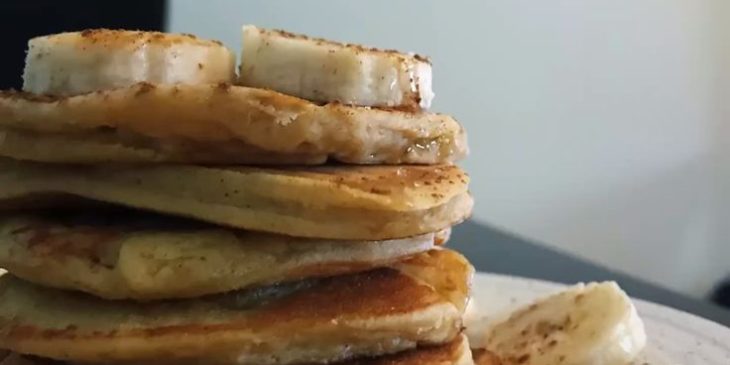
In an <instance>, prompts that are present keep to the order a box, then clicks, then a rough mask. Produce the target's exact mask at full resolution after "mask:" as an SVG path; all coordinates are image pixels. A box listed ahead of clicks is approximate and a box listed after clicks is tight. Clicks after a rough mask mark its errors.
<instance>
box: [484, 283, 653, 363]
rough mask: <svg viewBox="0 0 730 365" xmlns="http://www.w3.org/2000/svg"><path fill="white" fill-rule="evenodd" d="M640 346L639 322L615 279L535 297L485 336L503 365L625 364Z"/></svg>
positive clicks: (642, 336)
mask: <svg viewBox="0 0 730 365" xmlns="http://www.w3.org/2000/svg"><path fill="white" fill-rule="evenodd" d="M645 345H646V333H645V332H644V324H643V322H642V321H641V319H640V318H639V316H638V314H637V312H636V308H635V307H634V305H633V304H632V302H631V299H629V297H628V296H627V295H626V293H624V292H623V291H622V290H621V288H619V286H618V285H617V284H616V283H615V282H605V283H591V284H588V285H584V284H578V285H576V286H574V287H572V288H569V289H568V290H565V291H563V292H561V293H558V294H556V295H553V296H551V297H548V298H545V299H543V300H540V301H538V302H536V303H534V304H532V305H530V306H529V307H526V308H523V309H521V310H519V311H517V312H516V313H515V314H513V315H512V316H511V317H510V318H509V319H508V320H506V321H504V322H502V323H500V324H498V325H496V326H495V327H493V328H492V330H491V332H490V333H489V334H488V339H487V350H489V351H492V352H494V353H495V354H497V355H498V356H499V357H500V358H501V359H502V361H503V364H504V365H513V364H520V365H626V364H628V363H629V362H631V361H632V360H633V359H635V358H636V356H637V355H638V353H639V352H640V351H641V350H642V349H643V348H644V346H645Z"/></svg>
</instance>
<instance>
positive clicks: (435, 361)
mask: <svg viewBox="0 0 730 365" xmlns="http://www.w3.org/2000/svg"><path fill="white" fill-rule="evenodd" d="M5 356H6V357H5V359H4V360H2V361H0V365H63V364H68V365H72V364H74V363H69V362H58V361H53V360H49V359H43V358H38V357H32V356H23V355H20V354H17V353H12V354H9V355H5ZM0 359H2V356H0ZM153 363H154V364H166V362H165V361H164V359H160V360H158V361H154V362H153ZM472 364H474V361H472V358H471V351H470V349H469V342H468V340H467V338H466V336H464V335H460V336H458V337H457V338H455V339H454V340H453V341H451V342H449V343H447V344H444V345H436V346H423V347H419V348H417V349H414V350H408V351H404V352H400V353H397V354H392V355H384V356H380V357H368V358H359V359H353V360H346V361H341V362H337V363H333V365H472ZM478 364H479V365H487V364H491V363H478ZM95 365H105V364H95ZM107 365H108V364H107Z"/></svg>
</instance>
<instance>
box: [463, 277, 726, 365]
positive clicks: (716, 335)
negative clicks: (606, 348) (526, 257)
mask: <svg viewBox="0 0 730 365" xmlns="http://www.w3.org/2000/svg"><path fill="white" fill-rule="evenodd" d="M564 287H565V286H564V285H561V284H556V283H550V282H546V281H540V280H533V279H525V278H517V277H511V276H503V275H495V274H487V273H478V274H477V275H476V276H475V278H474V297H473V300H474V301H473V305H470V308H469V311H468V312H467V316H466V327H467V334H468V335H469V338H470V340H471V341H472V344H478V343H479V341H481V338H482V336H483V333H484V332H485V331H486V328H488V327H489V326H490V324H492V323H494V322H495V321H498V320H500V319H501V318H504V317H506V316H508V315H509V313H510V312H511V311H512V310H513V309H515V308H516V307H519V306H522V305H525V304H528V303H530V302H531V301H533V300H534V299H536V298H537V297H540V296H543V295H547V294H550V293H553V292H556V291H558V290H560V289H561V288H564ZM634 303H636V308H637V309H638V311H639V315H640V316H641V318H642V319H643V320H644V324H645V325H646V332H647V336H648V338H649V342H648V345H647V348H646V349H645V350H644V353H643V354H642V357H641V358H640V359H638V360H637V361H636V362H635V364H636V365H643V364H651V365H730V328H727V327H724V326H722V325H719V324H717V323H714V322H710V321H708V320H706V319H703V318H700V317H697V316H694V315H692V314H689V313H685V312H681V311H678V310H676V309H672V308H668V307H664V306H661V305H658V304H654V303H649V302H645V301H643V300H639V299H634ZM486 313H489V314H490V315H489V316H486V315H485V314H486Z"/></svg>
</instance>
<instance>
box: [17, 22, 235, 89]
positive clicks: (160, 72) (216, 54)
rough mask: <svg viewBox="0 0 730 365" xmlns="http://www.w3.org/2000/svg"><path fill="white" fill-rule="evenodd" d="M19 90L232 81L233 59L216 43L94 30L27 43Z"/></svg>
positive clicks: (180, 36)
mask: <svg viewBox="0 0 730 365" xmlns="http://www.w3.org/2000/svg"><path fill="white" fill-rule="evenodd" d="M28 47H29V49H28V55H27V58H26V64H25V71H24V73H23V90H24V91H27V92H31V93H34V94H49V95H77V94H84V93H88V92H92V91H97V90H105V89H114V88H118V87H124V86H129V85H133V84H135V83H138V82H150V83H158V84H206V83H219V82H232V81H233V80H234V78H235V62H236V59H235V58H236V57H235V55H234V54H233V53H232V52H231V51H230V50H229V49H227V48H226V47H225V46H223V45H222V44H221V43H220V42H217V41H209V40H203V39H199V38H197V37H195V36H192V35H188V34H168V33H160V32H142V31H128V30H109V29H94V30H85V31H82V32H69V33H61V34H54V35H48V36H42V37H36V38H33V39H31V40H30V41H29V42H28Z"/></svg>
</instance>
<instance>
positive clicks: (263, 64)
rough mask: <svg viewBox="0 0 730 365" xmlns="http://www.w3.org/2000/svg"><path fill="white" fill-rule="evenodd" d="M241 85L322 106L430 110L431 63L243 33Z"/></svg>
mask: <svg viewBox="0 0 730 365" xmlns="http://www.w3.org/2000/svg"><path fill="white" fill-rule="evenodd" d="M238 82H239V84H241V85H245V86H253V87H260V88H265V89H272V90H276V91H279V92H282V93H285V94H289V95H294V96H297V97H300V98H303V99H309V100H313V101H319V102H340V103H343V104H348V105H359V106H376V107H395V108H402V109H408V110H419V109H428V108H429V107H430V106H431V100H432V99H433V97H434V94H433V91H432V90H431V63H430V61H429V60H428V59H427V58H425V57H421V56H418V55H415V54H405V53H400V52H397V51H392V50H379V49H375V48H367V47H363V46H360V45H355V44H343V43H338V42H332V41H328V40H325V39H320V38H309V37H307V36H304V35H299V34H292V33H289V32H284V31H280V30H266V29H260V28H257V27H255V26H252V25H247V26H244V27H243V55H242V57H241V67H240V75H239V79H238Z"/></svg>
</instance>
